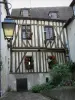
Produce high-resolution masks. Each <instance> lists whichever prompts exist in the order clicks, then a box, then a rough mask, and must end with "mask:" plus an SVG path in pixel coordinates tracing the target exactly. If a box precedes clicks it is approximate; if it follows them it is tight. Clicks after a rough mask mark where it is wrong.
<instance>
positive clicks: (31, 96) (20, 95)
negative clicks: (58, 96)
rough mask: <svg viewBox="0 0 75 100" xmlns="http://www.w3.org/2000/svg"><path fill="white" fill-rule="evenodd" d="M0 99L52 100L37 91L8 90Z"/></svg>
mask: <svg viewBox="0 0 75 100" xmlns="http://www.w3.org/2000/svg"><path fill="white" fill-rule="evenodd" d="M0 100H52V99H50V98H47V97H44V96H42V95H41V94H38V93H31V92H10V93H7V94H6V95H5V96H4V97H1V98H0Z"/></svg>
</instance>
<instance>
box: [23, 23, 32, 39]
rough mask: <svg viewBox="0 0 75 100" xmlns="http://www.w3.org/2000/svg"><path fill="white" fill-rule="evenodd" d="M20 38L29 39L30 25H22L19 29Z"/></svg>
mask: <svg viewBox="0 0 75 100" xmlns="http://www.w3.org/2000/svg"><path fill="white" fill-rule="evenodd" d="M21 35H22V39H23V40H25V39H28V40H29V39H31V26H30V25H23V26H22V31H21Z"/></svg>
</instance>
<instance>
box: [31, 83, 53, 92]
mask: <svg viewBox="0 0 75 100" xmlns="http://www.w3.org/2000/svg"><path fill="white" fill-rule="evenodd" d="M53 87H54V86H53V85H50V83H45V84H41V85H36V86H33V87H32V89H31V90H32V92H34V93H40V92H41V91H43V90H49V89H52V88H53Z"/></svg>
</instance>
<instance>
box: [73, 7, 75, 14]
mask: <svg viewBox="0 0 75 100" xmlns="http://www.w3.org/2000/svg"><path fill="white" fill-rule="evenodd" d="M73 12H74V15H75V5H74V6H73Z"/></svg>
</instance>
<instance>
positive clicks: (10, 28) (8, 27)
mask: <svg viewBox="0 0 75 100" xmlns="http://www.w3.org/2000/svg"><path fill="white" fill-rule="evenodd" d="M14 29H15V28H14V24H11V25H10V24H8V25H7V24H4V33H5V36H6V37H7V38H9V37H10V38H11V37H12V36H13V33H14Z"/></svg>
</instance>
